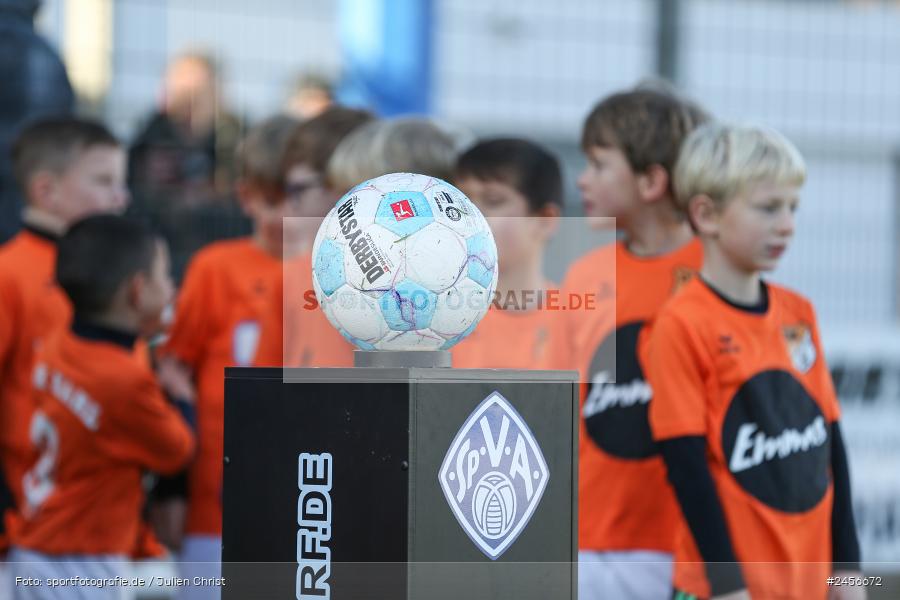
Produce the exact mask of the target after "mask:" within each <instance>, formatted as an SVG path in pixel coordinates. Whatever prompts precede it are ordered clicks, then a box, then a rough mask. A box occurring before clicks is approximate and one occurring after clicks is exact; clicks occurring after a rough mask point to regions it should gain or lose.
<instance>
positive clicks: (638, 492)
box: [550, 239, 703, 552]
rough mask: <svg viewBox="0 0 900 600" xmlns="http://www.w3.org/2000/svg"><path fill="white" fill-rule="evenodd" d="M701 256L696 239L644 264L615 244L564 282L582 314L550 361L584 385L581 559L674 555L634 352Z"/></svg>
mask: <svg viewBox="0 0 900 600" xmlns="http://www.w3.org/2000/svg"><path fill="white" fill-rule="evenodd" d="M702 252H703V251H702V247H701V245H700V243H699V242H698V241H697V240H696V239H695V240H692V241H691V242H689V243H687V244H685V245H684V246H682V247H681V248H679V249H677V250H675V251H674V252H671V253H669V254H665V255H662V256H657V257H647V258H644V257H638V256H635V255H634V254H632V253H631V252H629V251H628V249H627V248H626V246H625V244H624V243H622V242H619V243H616V244H612V245H609V246H605V247H603V248H600V249H598V250H595V251H594V252H592V253H590V254H588V255H586V256H585V257H583V258H581V259H580V260H579V261H577V262H576V263H575V264H574V265H573V266H572V267H571V269H570V271H569V273H568V275H567V276H566V279H565V282H564V284H563V292H564V295H565V296H566V297H580V298H583V299H584V300H585V302H583V303H582V305H583V306H584V308H583V309H582V310H576V311H572V310H569V311H566V312H564V313H562V314H561V315H559V316H558V317H557V318H555V319H554V326H553V328H552V331H551V346H550V356H551V358H552V360H553V361H554V366H555V367H556V368H562V369H576V370H578V372H579V376H580V381H581V419H580V443H579V465H578V466H579V475H578V529H579V541H578V544H579V548H580V549H583V550H598V551H610V550H656V551H663V552H671V551H672V550H673V547H674V535H673V533H672V532H673V531H674V527H675V521H676V519H677V514H678V509H677V505H676V503H675V500H674V497H673V496H672V491H671V488H670V487H669V485H668V482H667V481H666V471H665V465H664V464H663V461H662V459H661V457H660V455H659V453H658V448H657V446H656V444H655V443H654V441H653V438H652V435H651V433H650V426H649V423H648V421H647V407H648V403H649V402H650V399H651V397H652V391H651V389H650V387H649V386H648V385H647V382H646V381H645V378H644V371H643V365H642V364H641V361H640V360H639V349H640V347H641V346H642V345H643V343H644V341H645V335H644V328H645V324H646V323H647V322H649V321H650V320H651V319H653V318H654V317H655V315H656V313H657V311H658V310H659V309H660V307H661V306H662V305H663V304H664V302H665V301H666V300H667V299H668V298H669V297H670V296H672V295H673V294H674V293H675V292H676V291H677V290H678V289H679V288H680V286H682V285H683V284H684V283H685V282H686V281H687V280H688V279H689V278H690V277H692V275H693V273H694V272H695V271H696V270H697V269H699V267H700V264H701V262H702ZM588 300H592V302H589V301H588ZM589 307H592V308H589Z"/></svg>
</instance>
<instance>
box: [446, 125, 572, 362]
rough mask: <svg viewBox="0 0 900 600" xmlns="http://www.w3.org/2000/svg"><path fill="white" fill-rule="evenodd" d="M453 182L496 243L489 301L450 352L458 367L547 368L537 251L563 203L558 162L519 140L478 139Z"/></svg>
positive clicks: (546, 321)
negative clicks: (492, 295) (497, 271)
mask: <svg viewBox="0 0 900 600" xmlns="http://www.w3.org/2000/svg"><path fill="white" fill-rule="evenodd" d="M454 181H455V183H456V185H457V187H459V189H460V190H461V191H462V192H463V193H464V194H466V196H468V197H469V199H471V200H472V202H474V203H475V205H476V206H478V208H479V210H481V213H482V214H483V215H484V216H485V218H487V220H488V223H489V224H490V226H491V231H492V232H493V234H494V240H496V243H497V253H498V255H499V257H500V260H499V264H500V275H499V278H498V280H497V295H496V299H497V302H495V303H494V304H493V305H492V306H491V308H490V310H489V311H488V313H487V314H486V315H485V316H484V318H483V319H482V320H481V322H480V323H479V324H478V326H477V327H476V328H475V330H474V331H473V332H472V333H471V334H469V336H468V337H467V338H465V339H464V340H463V341H462V342H460V343H459V344H458V345H457V346H454V347H453V348H452V350H451V353H452V355H453V366H454V367H457V368H493V369H539V368H542V367H545V366H547V362H546V361H547V349H548V336H549V329H550V319H551V318H552V317H553V316H554V314H555V313H554V312H553V311H551V310H548V309H547V306H546V300H547V297H546V295H545V292H546V291H547V290H549V289H551V288H553V287H555V286H554V285H552V284H549V283H548V282H547V280H546V279H545V278H544V271H543V254H544V249H545V247H546V245H547V242H548V241H549V240H550V237H551V236H552V235H553V232H554V230H555V228H556V220H557V217H559V213H560V208H561V207H562V195H563V189H562V175H561V172H560V167H559V162H558V161H557V160H556V158H555V157H554V156H553V155H552V154H550V153H549V152H548V151H547V150H545V149H543V148H541V147H540V146H538V145H537V144H534V143H532V142H529V141H527V140H523V139H515V138H498V139H492V140H484V141H481V142H479V143H477V144H476V145H475V146H473V147H472V148H470V149H469V150H467V151H466V152H465V153H463V155H462V156H460V157H459V160H458V161H457V164H456V176H455V178H454Z"/></svg>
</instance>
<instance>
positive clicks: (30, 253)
mask: <svg viewBox="0 0 900 600" xmlns="http://www.w3.org/2000/svg"><path fill="white" fill-rule="evenodd" d="M55 264H56V241H55V238H54V237H53V236H52V235H50V234H48V233H45V232H42V231H40V230H38V229H35V228H26V229H24V230H22V231H21V232H20V233H19V234H18V235H16V236H15V237H14V238H13V239H12V240H10V241H9V242H7V243H6V244H5V245H4V246H2V247H0V459H2V464H3V470H4V472H5V475H6V478H7V482H8V484H9V486H10V489H11V490H12V495H13V498H14V499H15V501H16V503H17V504H18V503H20V502H21V501H22V476H23V475H24V473H25V469H26V467H27V465H28V464H29V462H30V460H31V454H30V452H31V451H30V443H29V441H28V426H29V423H30V422H31V415H32V397H31V369H32V366H33V360H34V350H35V348H36V347H39V346H40V345H41V343H43V341H44V340H45V339H46V337H47V335H48V334H49V333H51V332H53V331H55V330H57V329H61V328H63V327H64V326H65V325H66V324H67V323H68V322H69V320H70V318H71V308H70V305H69V301H68V299H67V298H66V297H65V294H63V292H62V290H61V289H60V288H59V287H58V286H57V285H55V284H54V273H53V271H54V267H55Z"/></svg>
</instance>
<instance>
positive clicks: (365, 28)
mask: <svg viewBox="0 0 900 600" xmlns="http://www.w3.org/2000/svg"><path fill="white" fill-rule="evenodd" d="M432 8H433V0H340V4H339V15H338V37H339V39H340V45H341V59H342V63H343V72H342V78H341V82H340V84H339V86H338V91H337V96H338V100H339V101H340V102H341V103H342V104H346V105H350V106H359V107H365V108H369V109H371V110H373V111H375V112H376V113H378V114H379V115H381V116H392V115H401V114H428V113H429V111H430V109H431V86H432V80H431V53H432V47H431V44H432V38H433V35H432V32H433V26H432V21H433V11H432Z"/></svg>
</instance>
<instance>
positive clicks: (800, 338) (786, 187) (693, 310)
mask: <svg viewBox="0 0 900 600" xmlns="http://www.w3.org/2000/svg"><path fill="white" fill-rule="evenodd" d="M805 177H806V169H805V166H804V163H803V159H802V157H801V156H800V153H799V152H798V151H797V149H796V148H795V147H794V146H793V145H792V144H791V143H790V142H789V141H788V140H787V139H785V138H784V137H783V136H782V135H780V134H779V133H777V132H775V131H773V130H770V129H766V128H760V127H744V126H732V125H721V124H710V125H706V126H704V127H702V128H700V129H698V130H697V131H695V132H694V133H693V134H692V135H691V136H690V137H689V138H688V139H687V141H686V142H685V145H684V148H683V149H682V153H681V157H680V158H679V160H678V164H677V166H676V169H675V190H676V202H677V204H678V206H679V208H680V209H681V210H683V211H684V212H685V213H686V214H687V215H688V216H689V218H690V222H691V224H692V226H693V227H694V229H695V230H696V232H697V235H698V236H699V238H700V240H701V241H702V243H703V249H704V260H703V267H702V269H701V271H700V274H699V277H697V278H695V279H694V280H692V281H690V282H688V283H687V284H685V286H684V287H683V289H682V290H681V292H680V293H679V294H678V295H677V296H675V297H674V298H673V299H672V300H670V301H669V302H668V303H667V304H666V305H665V306H664V307H663V308H662V310H661V311H660V313H659V315H658V318H657V320H656V322H655V323H654V325H653V329H652V333H651V336H650V341H649V344H648V346H647V354H646V357H647V360H646V365H647V375H648V378H649V380H650V383H651V385H652V386H653V390H654V397H653V401H652V402H651V403H650V425H651V428H652V431H653V435H654V438H655V439H656V440H657V441H658V442H659V444H660V448H661V452H662V455H663V458H664V460H665V463H666V467H667V470H668V478H669V480H670V481H671V483H672V486H673V488H674V490H675V494H676V496H677V499H678V503H679V505H680V507H681V512H682V513H683V515H684V520H683V521H682V522H681V531H680V533H679V538H678V542H677V547H676V557H677V562H676V568H675V579H674V585H675V590H676V591H675V597H676V598H684V599H689V598H709V597H711V596H712V597H714V598H786V599H787V598H792V599H801V598H803V599H805V598H819V599H824V598H826V597H828V598H831V599H835V598H862V597H864V592H863V591H862V590H863V588H861V587H852V586H842V587H833V588H831V589H829V587H828V584H827V583H826V582H827V580H828V578H829V577H830V576H832V575H836V576H841V575H847V574H850V575H858V574H859V564H860V553H859V544H858V541H857V537H856V530H855V525H854V521H853V512H852V506H851V495H850V478H849V473H848V467H847V456H846V452H845V450H844V444H843V440H842V436H841V431H840V426H839V424H838V421H839V418H840V408H839V406H838V401H837V397H836V395H835V391H834V387H833V385H832V382H831V377H830V374H829V371H828V366H827V365H826V363H825V357H824V354H823V351H822V343H821V339H820V336H819V330H818V326H817V324H816V317H815V312H814V310H813V307H812V305H811V304H810V302H809V301H808V300H807V299H806V298H804V297H802V296H800V295H799V294H797V293H795V292H792V291H790V290H788V289H786V288H783V287H781V286H778V285H774V284H772V283H769V282H767V281H765V280H764V279H763V278H762V276H761V275H762V273H764V272H768V271H771V270H773V269H774V268H775V267H776V266H777V264H778V261H779V259H780V258H781V256H782V255H783V254H784V252H785V251H786V250H787V247H788V245H789V243H790V242H791V238H792V237H793V234H794V213H795V212H796V210H797V207H798V205H799V201H800V200H799V190H800V187H801V186H802V184H803V182H804V180H805ZM704 567H705V568H704Z"/></svg>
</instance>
